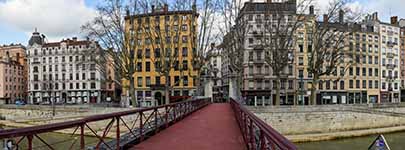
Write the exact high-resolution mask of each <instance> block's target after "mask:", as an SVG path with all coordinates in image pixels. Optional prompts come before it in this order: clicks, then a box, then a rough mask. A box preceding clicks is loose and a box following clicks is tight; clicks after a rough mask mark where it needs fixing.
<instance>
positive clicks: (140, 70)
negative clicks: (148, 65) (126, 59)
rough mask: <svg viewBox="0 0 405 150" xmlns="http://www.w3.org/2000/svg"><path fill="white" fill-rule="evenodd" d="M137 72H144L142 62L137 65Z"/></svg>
mask: <svg viewBox="0 0 405 150" xmlns="http://www.w3.org/2000/svg"><path fill="white" fill-rule="evenodd" d="M136 70H137V71H138V72H142V62H138V63H137V65H136Z"/></svg>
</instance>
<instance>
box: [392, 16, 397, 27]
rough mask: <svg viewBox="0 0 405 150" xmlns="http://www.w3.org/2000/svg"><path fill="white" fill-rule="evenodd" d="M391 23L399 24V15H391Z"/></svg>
mask: <svg viewBox="0 0 405 150" xmlns="http://www.w3.org/2000/svg"><path fill="white" fill-rule="evenodd" d="M391 24H393V25H396V24H398V16H392V17H391Z"/></svg>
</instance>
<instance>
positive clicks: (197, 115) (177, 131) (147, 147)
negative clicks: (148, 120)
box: [133, 103, 246, 150]
mask: <svg viewBox="0 0 405 150" xmlns="http://www.w3.org/2000/svg"><path fill="white" fill-rule="evenodd" d="M133 149H134V150H245V149H246V145H245V143H244V141H243V136H242V133H241V131H240V129H239V126H238V123H237V121H236V119H235V115H234V112H233V111H232V108H231V105H230V104H229V103H226V104H211V105H208V106H206V107H205V108H202V109H201V110H198V111H196V112H194V113H193V114H191V115H190V116H188V117H186V118H184V119H183V120H182V121H180V122H178V123H176V124H174V125H173V126H171V127H169V128H167V129H165V130H163V131H161V132H160V133H158V134H157V135H155V136H152V137H151V138H149V139H147V140H146V141H144V142H141V143H140V144H138V145H136V146H135V147H133Z"/></svg>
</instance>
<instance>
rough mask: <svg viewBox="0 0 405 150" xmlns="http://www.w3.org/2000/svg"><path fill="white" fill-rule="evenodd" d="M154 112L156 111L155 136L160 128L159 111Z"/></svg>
mask: <svg viewBox="0 0 405 150" xmlns="http://www.w3.org/2000/svg"><path fill="white" fill-rule="evenodd" d="M154 111H155V134H156V133H157V132H158V130H159V127H158V109H157V108H155V109H154Z"/></svg>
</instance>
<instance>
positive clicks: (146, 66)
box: [145, 62, 150, 72]
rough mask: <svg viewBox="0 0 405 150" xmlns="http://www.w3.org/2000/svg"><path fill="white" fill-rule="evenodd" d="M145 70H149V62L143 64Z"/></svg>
mask: <svg viewBox="0 0 405 150" xmlns="http://www.w3.org/2000/svg"><path fill="white" fill-rule="evenodd" d="M145 70H146V72H149V71H150V62H146V64H145Z"/></svg>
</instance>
